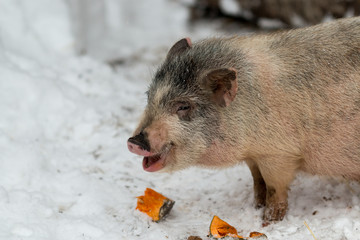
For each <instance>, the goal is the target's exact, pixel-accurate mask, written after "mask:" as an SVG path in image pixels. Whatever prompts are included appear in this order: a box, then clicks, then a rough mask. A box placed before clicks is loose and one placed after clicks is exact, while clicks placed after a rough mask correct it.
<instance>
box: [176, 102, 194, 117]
mask: <svg viewBox="0 0 360 240" xmlns="http://www.w3.org/2000/svg"><path fill="white" fill-rule="evenodd" d="M174 110H175V111H176V114H177V115H178V116H179V117H180V118H181V119H183V120H189V119H188V118H189V117H190V116H189V113H190V110H191V105H190V104H189V103H186V102H182V103H178V104H176V107H175V109H174Z"/></svg>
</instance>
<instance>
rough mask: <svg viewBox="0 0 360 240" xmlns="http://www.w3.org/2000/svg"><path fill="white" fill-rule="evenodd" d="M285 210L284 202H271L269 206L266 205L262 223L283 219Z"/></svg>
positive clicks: (285, 204)
mask: <svg viewBox="0 0 360 240" xmlns="http://www.w3.org/2000/svg"><path fill="white" fill-rule="evenodd" d="M286 211H287V203H286V202H285V203H284V202H282V203H276V204H271V205H270V206H266V208H265V211H264V217H263V220H264V224H265V223H271V222H277V221H281V220H283V219H284V216H285V214H286ZM264 224H263V225H264ZM267 225H268V224H267Z"/></svg>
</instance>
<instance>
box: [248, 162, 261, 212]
mask: <svg viewBox="0 0 360 240" xmlns="http://www.w3.org/2000/svg"><path fill="white" fill-rule="evenodd" d="M246 164H247V165H248V167H249V169H250V171H251V175H252V177H253V180H254V199H255V208H256V209H259V208H262V207H265V204H266V184H265V181H264V178H263V177H262V175H261V173H260V170H259V168H258V166H257V164H256V163H255V162H253V161H252V160H248V161H246Z"/></svg>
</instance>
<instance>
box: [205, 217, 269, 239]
mask: <svg viewBox="0 0 360 240" xmlns="http://www.w3.org/2000/svg"><path fill="white" fill-rule="evenodd" d="M210 237H213V238H224V237H231V238H233V239H237V240H241V239H249V240H250V239H257V240H260V239H263V240H266V239H268V238H267V237H266V235H265V234H263V233H259V232H251V233H250V237H242V236H240V235H238V233H237V230H236V228H234V227H233V226H231V225H229V224H228V223H227V222H225V221H223V220H221V219H220V218H219V217H218V216H214V217H213V219H212V221H211V224H210Z"/></svg>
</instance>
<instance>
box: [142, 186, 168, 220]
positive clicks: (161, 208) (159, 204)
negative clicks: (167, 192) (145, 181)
mask: <svg viewBox="0 0 360 240" xmlns="http://www.w3.org/2000/svg"><path fill="white" fill-rule="evenodd" d="M137 199H138V200H137V206H136V209H137V210H139V211H140V212H143V213H146V214H147V215H148V216H149V217H150V218H151V219H152V220H153V221H154V222H159V221H161V220H162V219H164V218H165V217H166V216H167V215H168V214H169V213H170V211H171V209H172V207H173V206H174V204H175V201H173V200H171V199H169V198H167V197H165V196H164V195H162V194H160V193H158V192H156V191H154V190H153V189H151V188H147V189H146V190H145V193H144V195H143V196H139V197H137Z"/></svg>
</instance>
